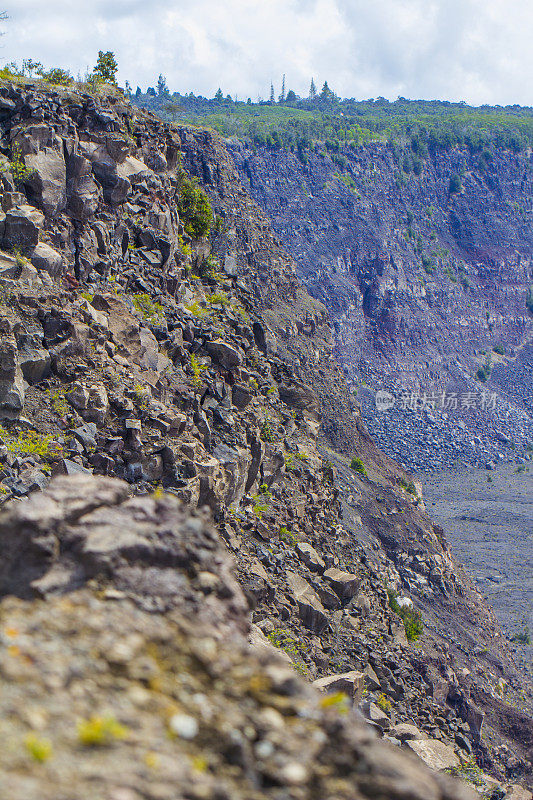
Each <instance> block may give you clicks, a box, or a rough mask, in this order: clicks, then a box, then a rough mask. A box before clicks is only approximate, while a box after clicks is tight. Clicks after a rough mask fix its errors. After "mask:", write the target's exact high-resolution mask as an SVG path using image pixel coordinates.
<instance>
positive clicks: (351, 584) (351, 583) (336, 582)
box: [324, 567, 361, 600]
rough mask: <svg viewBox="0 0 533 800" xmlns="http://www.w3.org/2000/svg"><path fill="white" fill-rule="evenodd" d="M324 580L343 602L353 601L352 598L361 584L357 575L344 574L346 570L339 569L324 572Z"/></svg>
mask: <svg viewBox="0 0 533 800" xmlns="http://www.w3.org/2000/svg"><path fill="white" fill-rule="evenodd" d="M324 578H325V579H326V580H327V581H328V583H329V584H330V586H331V587H332V589H333V591H334V592H336V593H337V595H338V596H339V597H340V599H341V600H351V598H352V597H355V595H356V594H357V592H358V590H359V585H360V583H361V581H360V580H359V578H358V576H357V575H354V574H353V573H351V572H344V570H341V569H337V567H331V568H330V569H327V570H326V571H325V572H324Z"/></svg>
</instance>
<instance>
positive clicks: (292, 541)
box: [279, 527, 299, 547]
mask: <svg viewBox="0 0 533 800" xmlns="http://www.w3.org/2000/svg"><path fill="white" fill-rule="evenodd" d="M279 538H280V539H281V541H282V542H285V544H288V545H290V546H291V547H296V545H297V544H298V541H299V540H298V537H297V536H296V534H295V533H293V532H292V531H290V530H289V529H288V528H284V527H282V528H280V529H279Z"/></svg>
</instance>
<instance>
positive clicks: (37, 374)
mask: <svg viewBox="0 0 533 800" xmlns="http://www.w3.org/2000/svg"><path fill="white" fill-rule="evenodd" d="M18 361H19V366H20V368H21V370H22V374H23V375H24V379H25V380H26V381H27V382H28V383H30V384H35V383H39V381H42V380H43V378H46V377H48V375H49V374H50V363H51V359H50V353H49V352H48V350H45V349H44V347H32V346H25V347H22V348H21V349H20V350H19V353H18Z"/></svg>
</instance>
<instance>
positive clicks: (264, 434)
mask: <svg viewBox="0 0 533 800" xmlns="http://www.w3.org/2000/svg"><path fill="white" fill-rule="evenodd" d="M260 436H261V439H262V440H263V441H264V442H275V441H276V437H275V435H274V431H273V430H272V428H271V427H270V420H268V419H265V420H263V423H262V425H261V434H260Z"/></svg>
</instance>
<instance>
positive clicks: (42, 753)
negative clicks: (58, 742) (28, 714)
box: [24, 733, 52, 764]
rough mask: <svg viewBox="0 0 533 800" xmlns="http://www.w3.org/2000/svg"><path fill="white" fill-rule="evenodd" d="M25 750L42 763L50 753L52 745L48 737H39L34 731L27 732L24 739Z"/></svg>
mask: <svg viewBox="0 0 533 800" xmlns="http://www.w3.org/2000/svg"><path fill="white" fill-rule="evenodd" d="M24 745H25V747H26V750H27V751H28V753H29V754H30V756H31V757H32V758H33V760H34V761H38V762H39V764H44V762H45V761H48V759H49V758H50V756H51V755H52V745H51V744H50V742H49V741H48V739H40V738H39V737H38V736H37V735H36V734H35V733H29V734H28V736H26V738H25V740H24Z"/></svg>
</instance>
